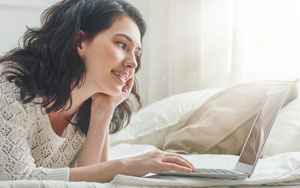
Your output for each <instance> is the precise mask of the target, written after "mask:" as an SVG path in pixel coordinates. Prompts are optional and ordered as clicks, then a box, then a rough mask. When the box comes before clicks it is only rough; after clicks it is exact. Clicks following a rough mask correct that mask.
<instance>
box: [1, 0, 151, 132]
mask: <svg viewBox="0 0 300 188" xmlns="http://www.w3.org/2000/svg"><path fill="white" fill-rule="evenodd" d="M118 16H128V17H130V18H132V19H133V20H134V21H135V23H136V24H137V26H138V28H139V31H140V33H141V41H142V38H143V36H144V33H145V31H146V25H145V22H144V20H143V18H142V15H141V14H140V12H139V11H138V10H137V9H136V8H135V7H134V6H132V5H131V4H129V3H128V2H126V1H125V0H63V1H61V2H59V3H57V4H55V5H53V6H52V7H50V8H48V9H46V10H45V11H44V13H43V14H42V17H41V23H42V25H41V27H40V28H28V27H27V31H26V32H25V34H24V36H23V43H22V45H19V47H18V48H15V49H13V50H11V51H9V52H8V53H7V54H6V55H4V56H3V57H1V58H0V63H5V64H6V63H7V62H8V65H7V66H8V68H9V69H7V71H5V72H4V73H3V74H7V73H9V75H8V76H7V79H8V81H10V82H13V83H14V84H16V86H17V87H19V88H20V99H21V101H22V102H23V103H29V102H32V101H33V99H34V98H36V97H44V100H43V102H41V103H40V104H41V106H42V107H46V106H48V105H49V104H51V103H52V105H51V106H50V107H49V108H47V110H46V112H47V113H50V112H53V111H58V110H61V109H69V108H70V107H71V105H72V97H71V92H72V90H73V89H74V88H76V87H77V86H81V84H82V83H83V82H84V79H85V65H84V62H83V60H82V59H81V58H80V56H79V55H78V52H77V46H78V44H79V43H80V42H81V41H83V40H92V39H93V38H94V37H95V36H96V35H97V34H98V33H99V32H101V31H103V30H106V29H108V28H109V27H110V26H111V25H112V24H113V22H114V20H115V19H116V18H117V17H118ZM80 30H82V31H84V32H85V35H84V36H83V37H82V38H78V37H77V36H78V32H79V31H80ZM137 63H138V67H140V66H139V65H140V59H137ZM138 69H139V68H137V69H136V72H137V71H138ZM131 94H132V96H133V97H134V99H135V101H131V100H130V99H127V100H125V101H124V102H123V103H121V104H120V105H119V106H117V108H116V109H115V111H114V114H113V118H112V121H111V124H110V133H115V132H117V131H119V130H121V129H122V128H123V127H124V126H125V122H126V121H127V124H128V123H129V122H130V117H131V114H132V111H133V106H134V105H133V103H134V104H135V106H136V107H137V108H140V107H141V101H140V97H139V94H138V85H137V82H136V80H135V83H134V85H133V88H132V91H131ZM68 101H69V102H70V103H69V104H70V105H69V106H67V102H68ZM91 103H92V100H91V98H90V99H88V100H87V101H85V102H84V103H83V104H82V105H81V107H80V109H79V111H78V113H77V121H76V122H72V124H73V125H75V126H78V127H79V128H80V129H81V130H82V132H84V133H85V134H87V131H88V128H89V122H90V112H91Z"/></svg>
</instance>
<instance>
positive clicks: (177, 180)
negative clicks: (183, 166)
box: [112, 144, 300, 187]
mask: <svg viewBox="0 0 300 188" xmlns="http://www.w3.org/2000/svg"><path fill="white" fill-rule="evenodd" d="M121 148H122V150H123V152H124V151H125V150H131V149H133V150H132V151H131V152H130V151H128V152H127V153H132V154H133V155H134V154H135V153H142V151H143V150H145V151H150V150H153V149H155V148H153V146H147V145H145V146H141V145H128V144H121V145H119V146H117V147H116V148H115V149H117V150H120V149H121ZM112 152H114V151H112ZM127 155H128V154H127ZM126 157H127V156H126ZM184 157H186V158H187V159H188V160H190V161H191V162H192V163H193V164H194V165H195V166H196V167H197V168H225V169H226V168H227V169H231V168H233V167H234V165H235V162H236V161H237V159H238V157H237V156H232V155H189V156H184ZM112 183H113V184H120V185H156V186H158V185H160V186H162V185H163V186H197V187H204V186H221V185H224V186H225V185H227V186H246V185H253V186H254V185H255V186H258V185H266V184H267V185H278V184H281V185H295V184H299V186H300V152H290V153H284V154H279V155H276V156H273V157H269V158H264V159H260V160H259V162H258V164H257V167H256V168H255V171H254V173H253V175H252V177H251V178H246V179H243V180H224V179H208V178H188V177H172V176H158V175H151V174H150V176H147V177H146V178H138V177H131V176H125V175H117V176H116V177H115V178H114V180H113V181H112Z"/></svg>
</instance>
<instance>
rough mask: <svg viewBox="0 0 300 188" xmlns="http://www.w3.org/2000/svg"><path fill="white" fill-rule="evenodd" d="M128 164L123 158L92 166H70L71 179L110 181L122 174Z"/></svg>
mask: <svg viewBox="0 0 300 188" xmlns="http://www.w3.org/2000/svg"><path fill="white" fill-rule="evenodd" d="M125 167H126V165H125V163H124V162H122V160H112V161H106V162H103V163H97V164H93V165H90V166H84V167H77V168H70V172H69V181H88V182H102V183H104V182H109V181H111V180H112V179H113V178H114V177H115V175H117V174H121V173H122V172H123V171H124V169H125Z"/></svg>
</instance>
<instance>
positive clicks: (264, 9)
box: [129, 0, 300, 105]
mask: <svg viewBox="0 0 300 188" xmlns="http://www.w3.org/2000/svg"><path fill="white" fill-rule="evenodd" d="M129 2H131V3H133V4H134V5H136V6H137V7H138V8H139V9H140V10H141V11H142V13H143V15H144V17H145V19H146V21H147V24H148V32H147V34H146V36H145V41H144V57H143V65H142V70H141V72H140V73H139V74H138V79H139V85H140V92H141V95H142V99H143V101H144V104H145V105H147V104H149V103H152V102H154V101H156V100H159V99H162V98H165V97H167V96H170V95H174V94H178V93H182V92H187V91H192V90H197V89H205V88H212V87H224V86H228V85H231V84H234V83H237V82H242V81H251V80H292V79H296V78H297V77H299V76H300V55H299V54H300V24H299V22H300V1H299V0H129Z"/></svg>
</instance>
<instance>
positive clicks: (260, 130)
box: [239, 92, 285, 165]
mask: <svg viewBox="0 0 300 188" xmlns="http://www.w3.org/2000/svg"><path fill="white" fill-rule="evenodd" d="M284 96H285V92H282V93H276V94H271V95H267V96H266V98H265V100H264V103H263V104H262V108H261V111H260V112H259V114H258V117H257V119H256V121H255V124H254V126H253V127H252V130H251V133H250V135H249V136H248V140H247V143H246V145H245V146H244V149H243V151H242V153H241V155H240V159H239V162H241V163H246V164H249V165H254V164H255V162H256V160H257V159H258V158H259V155H260V152H261V150H262V148H263V145H264V143H265V141H266V139H267V136H268V134H269V131H270V129H271V127H272V124H273V121H274V118H275V117H276V115H277V113H278V111H279V109H280V105H281V103H282V99H283V97H284Z"/></svg>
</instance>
